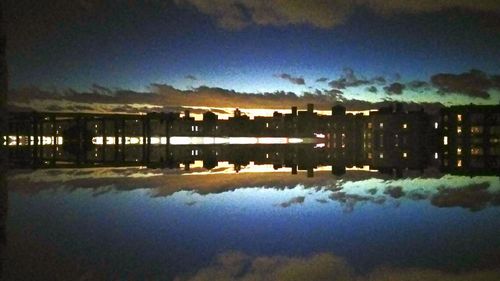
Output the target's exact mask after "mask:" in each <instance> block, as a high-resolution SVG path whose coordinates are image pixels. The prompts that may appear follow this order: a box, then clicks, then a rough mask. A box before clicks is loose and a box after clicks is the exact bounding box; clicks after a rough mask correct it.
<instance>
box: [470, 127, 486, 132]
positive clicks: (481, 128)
mask: <svg viewBox="0 0 500 281" xmlns="http://www.w3.org/2000/svg"><path fill="white" fill-rule="evenodd" d="M470 132H471V133H472V134H482V133H483V127H481V126H473V127H471V128H470Z"/></svg>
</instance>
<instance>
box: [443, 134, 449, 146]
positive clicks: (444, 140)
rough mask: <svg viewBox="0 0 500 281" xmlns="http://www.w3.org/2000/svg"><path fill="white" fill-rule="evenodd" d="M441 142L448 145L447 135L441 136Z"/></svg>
mask: <svg viewBox="0 0 500 281" xmlns="http://www.w3.org/2000/svg"><path fill="white" fill-rule="evenodd" d="M443 144H444V145H448V137H447V136H445V137H443Z"/></svg>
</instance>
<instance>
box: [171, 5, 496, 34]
mask: <svg viewBox="0 0 500 281" xmlns="http://www.w3.org/2000/svg"><path fill="white" fill-rule="evenodd" d="M175 2H176V3H177V4H179V5H181V6H193V7H195V8H196V9H197V10H198V11H199V12H201V13H203V14H206V15H209V16H210V17H212V18H213V19H214V20H215V22H216V23H217V25H218V26H219V27H221V28H224V29H228V30H240V29H242V28H245V27H247V26H250V25H260V26H266V25H271V26H285V25H299V24H301V25H310V26H313V27H317V28H332V27H335V26H338V25H340V24H342V23H344V22H345V21H346V20H347V19H348V18H349V16H350V15H351V14H352V12H353V11H354V10H355V9H357V8H360V7H363V8H367V9H371V10H372V11H374V12H375V13H378V14H380V15H392V14H399V13H429V12H437V11H441V10H445V9H451V8H462V9H468V10H474V11H487V12H491V11H493V12H499V11H500V7H499V5H498V2H497V1H496V0H485V1H481V3H480V5H478V4H476V3H474V2H472V1H467V0H458V1H457V0H437V1H431V0H424V1H385V0H360V1H349V0H309V1H297V0H268V1H255V0H253V1H240V0H175Z"/></svg>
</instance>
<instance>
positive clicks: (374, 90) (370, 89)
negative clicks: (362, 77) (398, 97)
mask: <svg viewBox="0 0 500 281" xmlns="http://www.w3.org/2000/svg"><path fill="white" fill-rule="evenodd" d="M366 90H367V91H368V92H370V93H374V94H375V93H377V92H378V89H377V87H375V86H370V87H368V88H366Z"/></svg>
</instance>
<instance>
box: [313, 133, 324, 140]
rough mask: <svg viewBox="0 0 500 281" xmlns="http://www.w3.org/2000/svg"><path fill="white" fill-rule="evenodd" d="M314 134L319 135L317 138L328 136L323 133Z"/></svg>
mask: <svg viewBox="0 0 500 281" xmlns="http://www.w3.org/2000/svg"><path fill="white" fill-rule="evenodd" d="M314 135H315V136H316V137H317V138H320V139H324V138H325V137H326V136H325V134H321V133H314Z"/></svg>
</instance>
